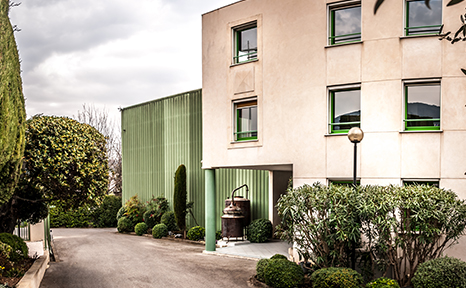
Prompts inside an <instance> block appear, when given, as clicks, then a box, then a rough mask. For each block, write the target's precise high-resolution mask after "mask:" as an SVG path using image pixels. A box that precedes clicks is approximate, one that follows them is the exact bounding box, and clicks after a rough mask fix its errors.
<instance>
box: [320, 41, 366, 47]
mask: <svg viewBox="0 0 466 288" xmlns="http://www.w3.org/2000/svg"><path fill="white" fill-rule="evenodd" d="M362 43H363V41H362V40H361V41H355V42H348V43H341V44H333V45H327V46H325V49H327V48H332V47H341V46H347V45H355V44H362Z"/></svg>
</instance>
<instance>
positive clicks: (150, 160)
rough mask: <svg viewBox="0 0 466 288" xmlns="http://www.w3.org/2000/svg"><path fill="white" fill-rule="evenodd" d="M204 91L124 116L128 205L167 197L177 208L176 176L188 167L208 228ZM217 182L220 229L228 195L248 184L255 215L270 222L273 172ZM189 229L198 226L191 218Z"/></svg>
mask: <svg viewBox="0 0 466 288" xmlns="http://www.w3.org/2000/svg"><path fill="white" fill-rule="evenodd" d="M201 101H202V96H201V90H196V91H191V92H187V93H182V94H178V95H175V96H171V97H168V98H163V99H158V100H155V101H151V102H148V103H143V104H140V105H136V106H132V107H128V108H125V109H124V110H123V111H122V144H123V145H122V153H123V167H122V175H123V202H126V200H128V199H129V198H130V197H131V196H133V195H135V194H137V195H138V196H139V198H140V199H141V200H142V201H148V200H150V199H151V198H152V197H156V196H164V197H166V198H167V199H168V201H169V202H170V204H171V205H172V204H173V189H174V175H175V171H176V169H177V168H178V166H179V165H180V164H184V165H185V166H186V171H187V190H188V201H193V202H194V215H195V217H196V220H197V221H198V223H199V225H202V226H204V223H205V199H204V198H205V188H204V187H205V183H204V181H205V180H204V179H205V178H204V171H203V170H202V169H201V160H202V102H201ZM216 177H217V199H218V200H217V201H218V202H219V203H218V206H217V212H218V213H217V214H218V218H217V219H218V222H217V226H218V229H220V227H221V220H220V217H221V215H222V210H223V207H224V201H225V199H226V196H227V195H229V194H230V193H231V191H232V190H233V189H234V188H236V187H238V186H240V185H242V184H244V183H247V184H248V185H249V187H250V191H251V193H250V197H249V198H250V199H251V206H252V207H253V210H252V216H253V219H255V218H267V217H268V212H267V211H268V210H267V209H268V206H267V205H268V204H267V203H268V172H267V171H253V170H238V169H220V170H217V171H216ZM187 225H188V226H194V225H195V222H194V221H193V219H192V217H191V216H188V217H187Z"/></svg>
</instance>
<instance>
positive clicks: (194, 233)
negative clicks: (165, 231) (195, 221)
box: [186, 226, 205, 241]
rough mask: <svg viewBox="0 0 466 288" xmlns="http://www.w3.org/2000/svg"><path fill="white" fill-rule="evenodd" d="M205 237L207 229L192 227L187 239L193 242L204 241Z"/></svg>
mask: <svg viewBox="0 0 466 288" xmlns="http://www.w3.org/2000/svg"><path fill="white" fill-rule="evenodd" d="M204 236H205V228H204V227H201V226H194V227H192V228H191V229H189V231H188V234H187V235H186V237H187V238H188V239H189V240H192V241H199V240H203V239H204Z"/></svg>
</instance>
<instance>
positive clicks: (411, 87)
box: [405, 82, 440, 130]
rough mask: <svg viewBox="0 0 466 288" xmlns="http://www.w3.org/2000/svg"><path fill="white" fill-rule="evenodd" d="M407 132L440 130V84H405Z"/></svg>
mask: <svg viewBox="0 0 466 288" xmlns="http://www.w3.org/2000/svg"><path fill="white" fill-rule="evenodd" d="M405 130H440V83H439V82H433V83H409V84H405Z"/></svg>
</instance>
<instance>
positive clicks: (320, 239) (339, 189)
mask: <svg viewBox="0 0 466 288" xmlns="http://www.w3.org/2000/svg"><path fill="white" fill-rule="evenodd" d="M357 196H358V193H355V191H354V189H353V188H352V187H346V186H341V185H335V186H334V185H330V186H325V185H322V184H320V183H315V184H313V185H312V186H311V185H304V186H302V187H298V188H295V189H293V188H292V187H289V188H288V191H287V193H286V194H283V195H282V196H281V197H280V199H279V200H278V204H277V209H278V215H279V216H280V218H281V219H282V222H281V224H280V225H278V226H277V227H276V229H277V232H278V235H279V236H280V238H281V239H283V240H287V241H289V242H295V243H296V244H297V245H296V246H297V249H298V250H297V252H298V253H299V254H300V255H301V256H302V257H303V258H304V260H305V261H306V262H307V261H308V260H313V262H315V263H316V264H317V265H318V267H320V268H326V267H332V266H336V267H338V266H345V267H347V266H348V265H349V263H350V260H349V255H348V253H347V252H348V251H349V250H350V249H349V247H350V245H351V241H354V242H359V241H360V237H361V231H360V224H359V221H358V214H357V209H356V207H358V205H357V203H358V202H357V199H358V198H357ZM311 251H312V252H311Z"/></svg>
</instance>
